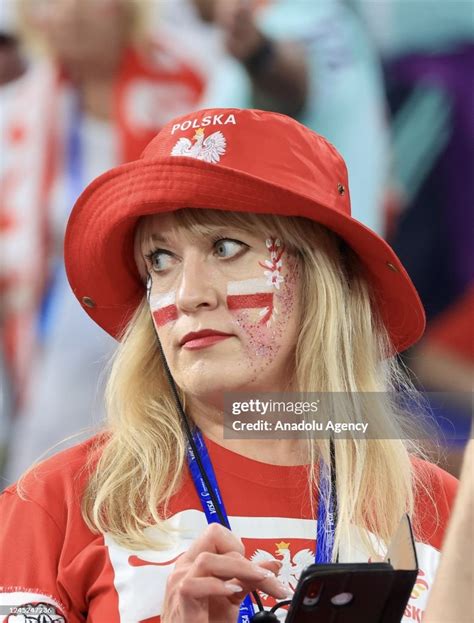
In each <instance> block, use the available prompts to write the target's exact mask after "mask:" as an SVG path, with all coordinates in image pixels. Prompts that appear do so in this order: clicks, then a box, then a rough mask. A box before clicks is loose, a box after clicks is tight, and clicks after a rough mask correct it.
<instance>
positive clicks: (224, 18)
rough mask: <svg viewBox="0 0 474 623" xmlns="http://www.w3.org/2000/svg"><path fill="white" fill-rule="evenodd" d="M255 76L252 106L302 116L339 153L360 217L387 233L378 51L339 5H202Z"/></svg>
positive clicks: (330, 1) (324, 1)
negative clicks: (342, 158) (346, 170)
mask: <svg viewBox="0 0 474 623" xmlns="http://www.w3.org/2000/svg"><path fill="white" fill-rule="evenodd" d="M194 4H195V6H196V7H197V9H198V11H199V14H200V16H201V18H202V19H203V20H206V21H207V22H214V23H216V24H218V25H219V27H220V28H221V30H222V32H223V39H224V44H225V46H226V48H227V50H228V51H229V53H230V54H232V55H233V56H234V58H236V59H237V60H238V61H239V62H240V63H241V65H242V67H243V68H244V69H245V70H246V72H247V75H248V76H249V79H250V86H251V91H250V92H249V93H248V104H247V105H248V106H256V107H260V108H267V109H270V110H275V111H278V112H283V113H286V114H291V115H293V116H295V117H296V118H297V119H298V120H299V121H301V122H302V123H304V124H305V125H307V126H309V127H311V128H313V129H315V130H316V131H317V132H320V133H321V134H323V135H324V136H326V137H327V138H329V140H330V141H331V142H333V143H334V145H335V146H336V147H337V148H338V149H339V151H340V152H341V153H342V155H343V156H344V158H345V160H346V163H347V165H348V170H349V177H350V183H351V199H352V204H353V213H354V215H355V217H356V218H358V219H359V220H361V221H362V222H364V223H366V224H367V225H368V226H370V227H371V228H373V229H375V230H377V231H379V232H381V230H382V222H383V218H382V212H383V211H382V205H383V202H384V194H385V190H386V181H387V167H388V149H389V148H388V128H387V125H386V119H385V117H386V115H385V100H384V93H383V81H382V74H381V69H380V65H379V61H378V57H377V54H376V52H375V50H374V47H373V46H372V44H371V41H370V38H369V37H368V36H367V33H366V31H365V29H364V26H363V23H362V21H361V20H360V19H359V18H358V17H357V15H356V14H355V13H354V12H353V11H352V10H351V7H349V6H346V5H345V3H344V2H342V1H339V0H318V2H307V0H273V1H272V0H268V1H265V2H262V1H261V0H253V1H252V0H251V1H244V0H194Z"/></svg>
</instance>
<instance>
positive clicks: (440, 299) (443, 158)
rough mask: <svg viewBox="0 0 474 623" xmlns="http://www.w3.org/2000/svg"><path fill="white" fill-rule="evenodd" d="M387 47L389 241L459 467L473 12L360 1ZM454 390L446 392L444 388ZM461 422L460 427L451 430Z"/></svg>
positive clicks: (471, 270)
mask: <svg viewBox="0 0 474 623" xmlns="http://www.w3.org/2000/svg"><path fill="white" fill-rule="evenodd" d="M360 7H361V10H362V11H365V14H366V17H367V20H368V21H369V23H370V24H371V25H372V28H373V32H374V34H375V35H376V38H377V40H378V42H379V44H380V47H381V50H382V52H383V54H384V59H385V68H386V80H387V92H388V98H389V102H390V107H391V111H392V117H393V148H394V157H393V174H394V178H395V187H396V193H395V195H394V196H395V197H396V201H395V202H394V204H393V207H394V213H392V214H391V227H390V229H391V233H392V238H393V240H392V241H391V242H392V244H393V246H394V248H395V250H396V251H397V253H398V254H399V256H400V259H401V260H402V262H403V264H404V266H405V267H406V268H407V270H408V272H409V273H410V276H411V278H412V279H413V281H414V283H415V286H416V288H417V290H418V292H419V293H420V296H421V298H422V300H423V303H424V306H425V309H426V312H427V318H428V329H427V332H426V335H425V338H424V339H423V340H422V341H421V342H420V344H419V345H418V346H417V347H415V348H414V349H413V351H412V352H411V353H408V354H407V361H408V364H409V366H410V367H411V368H412V369H413V370H414V372H415V375H416V376H417V378H418V381H419V383H420V385H421V386H422V387H423V388H425V389H426V390H428V391H431V392H446V395H445V396H444V397H441V396H435V395H434V394H432V395H430V399H431V403H432V407H433V409H434V414H435V415H436V416H437V417H438V420H439V423H440V424H441V426H442V428H443V429H444V433H445V434H446V436H447V437H449V436H451V437H452V436H453V433H454V432H455V433H456V435H457V437H458V438H457V439H452V440H451V441H449V439H448V442H449V450H450V452H449V456H448V465H447V466H446V467H447V468H448V469H451V471H452V472H453V473H455V474H457V473H458V471H459V464H460V458H461V456H462V445H463V443H465V441H466V439H467V438H468V436H469V429H470V423H471V418H472V380H473V378H474V339H473V338H474V335H473V328H472V327H473V318H474V251H473V249H474V245H473V239H472V232H473V224H474V223H473V221H474V219H473V210H472V196H473V193H474V179H473V176H472V167H473V164H474V115H473V110H474V91H473V88H472V78H470V77H469V76H471V77H472V75H473V74H474V10H473V6H472V3H469V2H462V1H456V0H453V1H452V2H444V1H441V0H429V1H426V0H423V1H419V0H414V1H412V2H410V3H404V2H397V1H390V0H387V2H383V3H370V6H369V3H366V2H360ZM448 392H449V393H450V395H448V394H447V393H448ZM453 429H454V430H453Z"/></svg>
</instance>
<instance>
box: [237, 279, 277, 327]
mask: <svg viewBox="0 0 474 623" xmlns="http://www.w3.org/2000/svg"><path fill="white" fill-rule="evenodd" d="M273 290H274V288H273V286H272V285H271V284H269V283H268V281H267V280H266V279H245V280H244V281H230V282H229V283H228V284H227V308H228V309H229V310H232V311H236V310H241V309H260V310H261V311H260V316H261V320H260V322H259V324H266V323H267V322H268V321H269V320H270V318H271V316H272V314H273V297H274V293H273Z"/></svg>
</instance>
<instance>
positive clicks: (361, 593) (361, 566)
mask: <svg viewBox="0 0 474 623" xmlns="http://www.w3.org/2000/svg"><path fill="white" fill-rule="evenodd" d="M416 577H417V570H416V569H414V570H408V571H406V570H395V569H394V568H393V567H392V565H390V564H389V563H387V562H383V563H342V564H327V565H311V566H309V567H308V568H307V569H305V571H304V572H303V573H302V574H301V577H300V580H299V582H298V586H297V587H296V591H295V594H294V596H293V599H292V602H291V605H290V608H289V611H288V615H287V617H286V623H359V622H360V623H400V620H401V618H402V616H403V613H404V610H405V607H406V604H407V602H408V599H409V598H410V594H411V591H412V589H413V585H414V584H415V581H416ZM340 593H351V594H352V595H353V598H352V601H351V602H350V603H348V604H346V605H339V606H338V605H334V604H333V603H331V598H333V597H334V596H335V595H338V594H340ZM316 601H317V603H314V604H313V605H311V604H312V603H313V602H316ZM305 602H306V603H305Z"/></svg>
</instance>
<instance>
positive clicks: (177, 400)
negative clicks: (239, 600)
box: [147, 289, 264, 612]
mask: <svg viewBox="0 0 474 623" xmlns="http://www.w3.org/2000/svg"><path fill="white" fill-rule="evenodd" d="M147 298H148V300H149V299H150V289H148V293H147ZM153 328H154V330H155V336H156V342H157V344H158V350H159V351H160V356H161V360H162V362H163V367H164V369H165V373H166V378H167V379H168V384H169V386H170V389H171V392H172V394H173V398H174V401H175V403H176V409H177V411H178V413H179V416H180V419H181V423H182V425H183V428H184V432H185V434H186V437H187V440H188V443H189V445H190V446H191V449H192V451H193V454H194V457H195V459H196V463H197V465H198V467H199V471H200V473H201V478H202V479H203V480H204V483H205V485H206V488H207V490H208V492H209V495H210V497H211V500H212V503H213V504H214V508H215V509H216V513H217V516H218V517H219V523H220V524H221V525H222V526H224V527H227V526H226V520H225V517H224V515H223V514H222V510H221V507H220V504H219V501H218V499H217V497H216V494H215V492H214V489H213V488H212V486H211V483H210V482H209V478H208V476H207V473H206V470H205V469H204V465H203V464H202V461H201V455H200V453H199V450H198V449H197V446H196V443H195V441H194V437H193V433H192V429H191V424H190V421H189V418H188V416H187V415H186V413H185V411H184V407H183V405H182V403H181V399H180V397H179V394H178V388H177V387H176V383H175V380H174V378H173V375H172V374H171V370H170V368H169V365H168V362H167V361H166V357H165V353H164V352H163V346H162V345H161V341H160V337H159V335H158V331H157V329H156V325H155V323H154V322H153ZM252 595H253V597H254V599H255V602H256V603H257V606H258V609H259V610H260V611H261V612H262V611H263V610H264V608H263V604H262V601H261V599H260V596H259V594H258V593H257V592H256V591H252Z"/></svg>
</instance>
